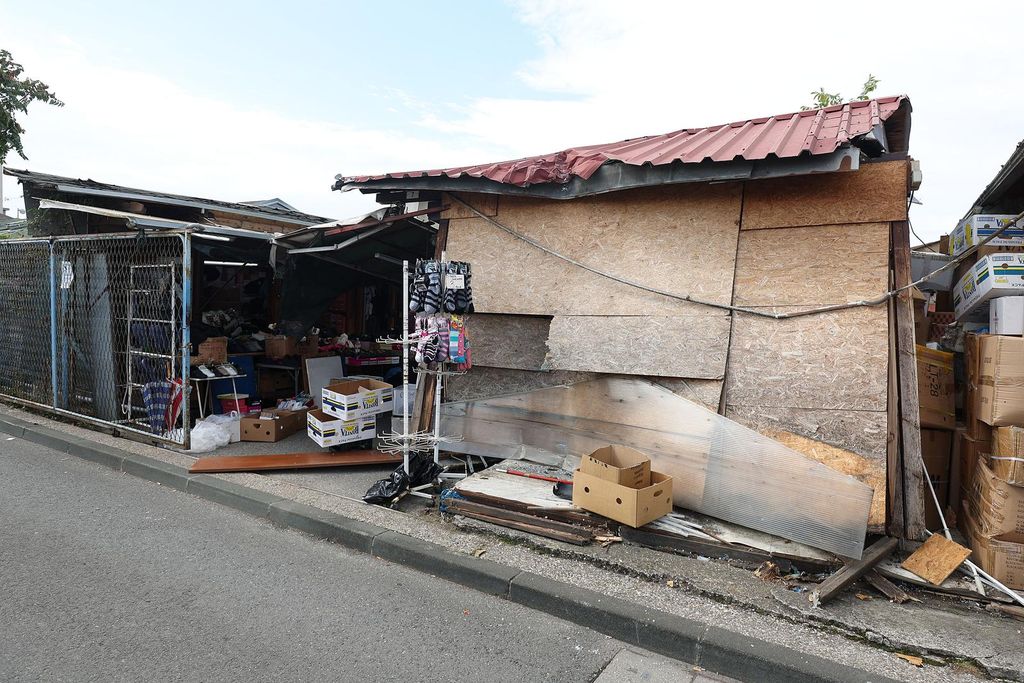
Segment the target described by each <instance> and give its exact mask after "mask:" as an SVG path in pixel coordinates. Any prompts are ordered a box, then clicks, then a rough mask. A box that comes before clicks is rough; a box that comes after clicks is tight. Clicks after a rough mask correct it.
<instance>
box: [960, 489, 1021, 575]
mask: <svg viewBox="0 0 1024 683" xmlns="http://www.w3.org/2000/svg"><path fill="white" fill-rule="evenodd" d="M966 503H967V501H964V505H965V511H964V514H963V515H962V523H961V525H960V530H961V531H963V532H964V535H965V536H966V537H967V542H968V544H969V545H970V546H971V558H970V559H971V561H972V562H974V563H975V564H977V565H978V566H979V567H981V568H982V569H984V570H985V571H986V572H988V573H989V574H991V575H992V576H993V577H995V578H996V580H998V581H1001V582H1002V583H1003V584H1005V585H1006V587H1007V588H1011V589H1013V590H1024V536H1022V535H1020V534H1009V535H1006V536H1000V537H998V538H988V537H986V536H984V535H983V534H982V533H981V532H980V531H979V529H978V526H977V524H975V522H974V520H973V519H972V518H971V513H970V511H969V510H967V509H966Z"/></svg>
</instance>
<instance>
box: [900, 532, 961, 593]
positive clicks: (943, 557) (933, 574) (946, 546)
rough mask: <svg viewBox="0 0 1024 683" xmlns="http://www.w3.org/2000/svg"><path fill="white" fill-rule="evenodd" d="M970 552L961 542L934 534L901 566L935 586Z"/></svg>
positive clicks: (954, 569)
mask: <svg viewBox="0 0 1024 683" xmlns="http://www.w3.org/2000/svg"><path fill="white" fill-rule="evenodd" d="M970 554H971V551H970V550H969V549H968V548H965V547H963V546H962V545H960V544H959V543H955V542H954V541H951V540H949V539H948V538H946V537H945V536H940V535H939V534H933V535H932V536H930V537H929V538H928V540H927V541H925V542H924V543H923V544H922V545H921V547H920V548H918V549H917V550H915V551H914V552H913V554H912V555H911V556H910V557H908V558H907V559H906V560H904V561H903V563H902V565H900V566H902V567H903V568H904V569H906V570H907V571H910V572H913V573H914V574H916V575H917V576H920V577H921V578H922V579H925V580H926V581H928V582H929V583H931V584H932V585H934V586H941V585H942V582H943V581H945V580H946V579H947V578H949V575H950V574H952V573H953V572H955V571H956V569H957V567H959V566H960V565H961V564H963V562H964V560H966V559H967V558H968V557H969V556H970Z"/></svg>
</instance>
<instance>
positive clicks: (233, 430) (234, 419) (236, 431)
mask: <svg viewBox="0 0 1024 683" xmlns="http://www.w3.org/2000/svg"><path fill="white" fill-rule="evenodd" d="M206 419H207V420H208V421H210V422H212V423H213V424H215V425H217V426H218V427H227V430H228V435H229V436H230V437H231V443H238V442H239V441H241V440H242V435H241V428H242V423H241V420H242V417H241V416H240V415H239V414H238V411H237V410H232V411H231V412H230V413H227V414H225V415H210V416H209V417H207V418H206Z"/></svg>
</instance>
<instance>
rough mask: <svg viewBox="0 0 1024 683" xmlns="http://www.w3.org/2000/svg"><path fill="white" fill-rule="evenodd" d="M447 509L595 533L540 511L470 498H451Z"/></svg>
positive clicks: (554, 528)
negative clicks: (544, 514) (545, 515)
mask: <svg viewBox="0 0 1024 683" xmlns="http://www.w3.org/2000/svg"><path fill="white" fill-rule="evenodd" d="M445 509H446V510H447V511H449V512H453V513H457V514H463V513H467V514H468V513H476V514H478V515H487V516H489V517H497V518H498V519H505V520H509V521H512V522H522V523H524V524H531V525H533V526H539V527H544V528H545V529H551V530H553V531H561V532H563V533H567V534H576V535H579V536H588V537H591V536H593V533H592V532H591V531H590V530H589V529H585V528H583V527H580V526H577V525H575V524H568V523H566V522H559V521H556V520H553V519H547V518H545V517H543V516H542V514H543V513H540V512H538V513H537V514H528V513H525V512H516V511H515V510H505V509H503V508H499V507H494V506H493V505H484V504H482V503H474V502H473V501H470V500H451V499H450V500H448V501H446V502H445Z"/></svg>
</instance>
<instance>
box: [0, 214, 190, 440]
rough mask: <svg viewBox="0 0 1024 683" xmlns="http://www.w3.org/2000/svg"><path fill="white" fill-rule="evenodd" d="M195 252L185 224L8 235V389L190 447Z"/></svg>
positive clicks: (4, 319) (3, 251) (3, 337)
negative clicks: (83, 233)
mask: <svg viewBox="0 0 1024 683" xmlns="http://www.w3.org/2000/svg"><path fill="white" fill-rule="evenodd" d="M190 248H191V245H190V242H189V235H188V233H179V232H176V233H157V234H154V233H143V232H140V233H134V234H127V235H125V234H116V235H95V236H89V237H72V238H64V237H61V238H54V239H52V240H50V241H39V240H7V241H4V242H0V259H2V261H0V296H4V300H3V303H2V304H0V306H2V308H0V353H2V354H3V357H2V358H0V394H2V395H5V396H8V397H10V398H14V399H17V400H20V401H24V402H27V403H31V404H33V405H37V406H43V407H46V408H49V409H51V410H53V411H55V412H58V413H63V414H68V415H74V416H76V417H79V418H83V419H85V420H88V421H90V422H95V423H99V424H103V425H107V426H111V427H117V428H118V429H120V430H126V431H132V432H136V433H139V434H144V435H146V436H149V437H152V438H155V439H158V440H162V441H167V442H170V443H173V444H177V445H180V446H183V447H185V448H188V447H189V400H188V397H189V390H188V387H189V374H188V372H189V360H188V359H189V352H188V349H189V326H188V316H189V305H190V300H191V272H190V271H191V266H190V264H191V258H190ZM29 285H34V289H29V288H28V286H29ZM15 297H20V300H19V299H17V298H15ZM12 301H17V303H16V304H13V305H12V304H11V303H10V302H12ZM28 339H33V340H34V342H33V343H31V344H30V345H28V346H26V347H24V348H22V345H23V343H24V341H25V340H28ZM19 353H20V355H19ZM7 359H11V363H10V366H8V363H7Z"/></svg>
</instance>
